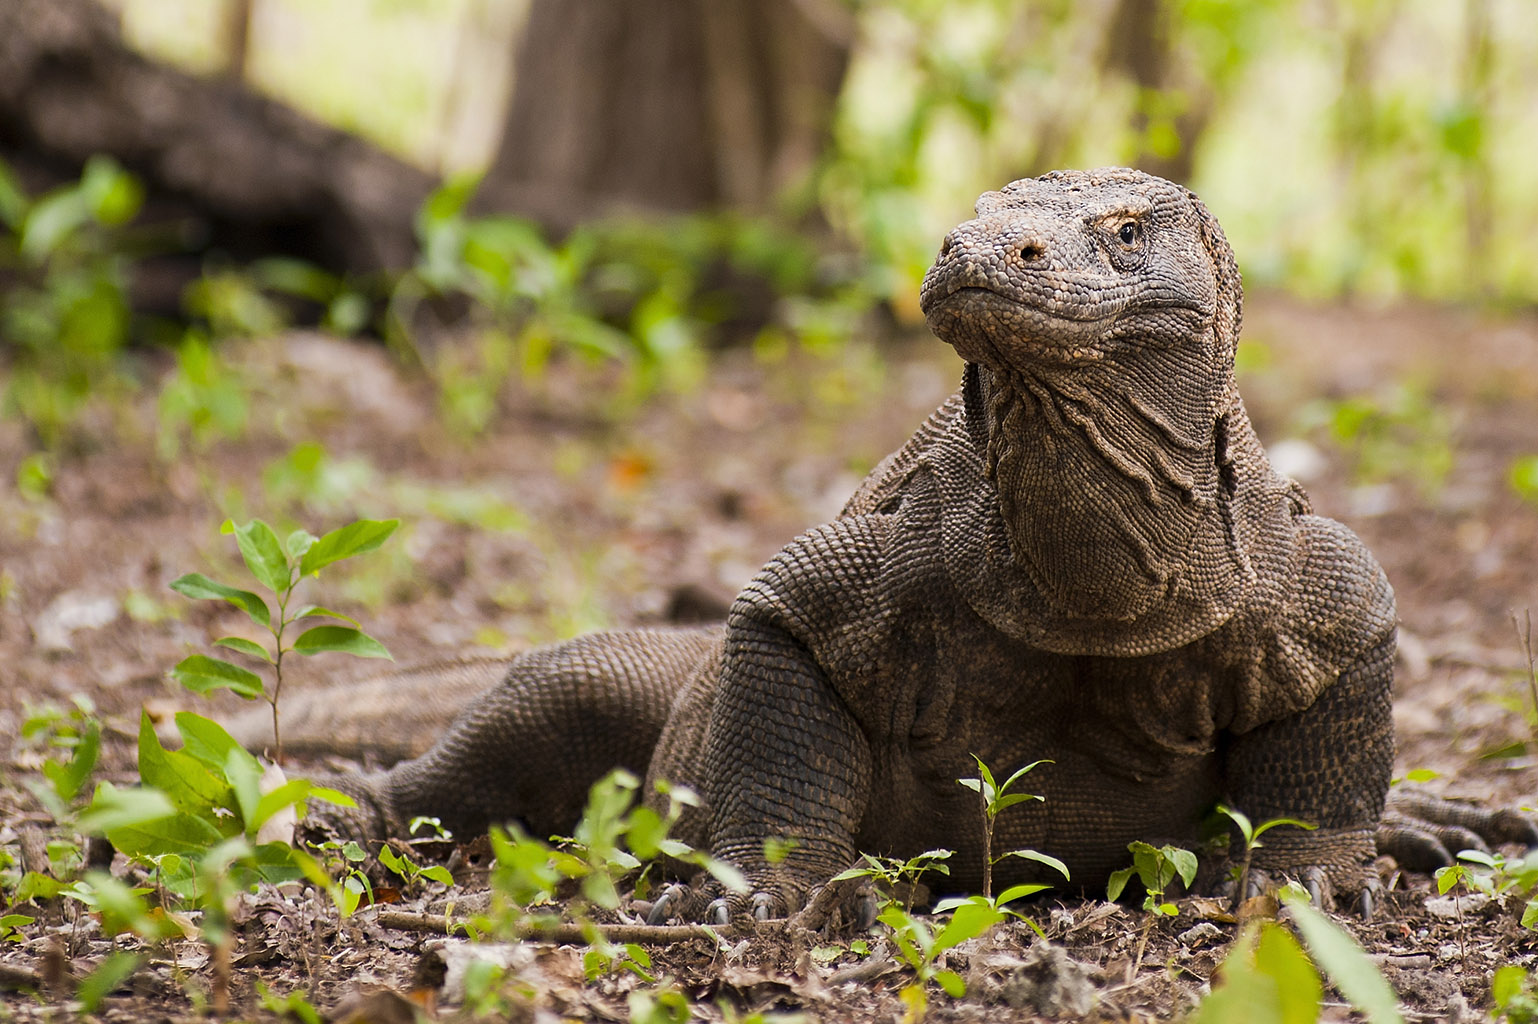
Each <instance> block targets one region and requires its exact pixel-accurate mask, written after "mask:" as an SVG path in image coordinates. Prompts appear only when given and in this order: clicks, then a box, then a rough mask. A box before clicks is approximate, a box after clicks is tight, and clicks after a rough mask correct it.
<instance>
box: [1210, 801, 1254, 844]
mask: <svg viewBox="0 0 1538 1024" xmlns="http://www.w3.org/2000/svg"><path fill="white" fill-rule="evenodd" d="M1218 813H1219V814H1224V815H1227V816H1228V817H1229V819H1231V820H1232V821H1233V823H1234V824H1235V825H1238V826H1239V834H1240V835H1242V836H1244V845H1246V846H1249V845H1250V844H1251V843H1252V842H1253V841H1254V839H1255V826H1254V825H1252V824H1250V817H1249V815H1247V814H1245V813H1244V812H1243V811H1238V810H1235V809H1234V808H1232V807H1229V806H1228V805H1226V804H1218Z"/></svg>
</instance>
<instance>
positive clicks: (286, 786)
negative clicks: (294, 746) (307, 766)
mask: <svg viewBox="0 0 1538 1024" xmlns="http://www.w3.org/2000/svg"><path fill="white" fill-rule="evenodd" d="M309 796H310V780H309V779H289V780H288V781H287V782H285V783H283V785H281V786H279V787H278V788H277V789H274V790H273V791H272V792H270V793H263V794H262V797H261V799H260V800H258V801H257V803H256V809H255V810H254V811H253V812H252V813H251V815H250V816H248V817H247V818H246V831H247V832H249V833H251V834H252V835H255V834H256V831H257V829H259V828H261V827H262V825H264V824H265V823H266V822H267V819H269V818H271V817H272V816H273V815H274V814H277V813H278V812H279V811H281V810H283V808H285V807H292V806H294V805H296V804H301V803H304V802H305V800H307V799H309Z"/></svg>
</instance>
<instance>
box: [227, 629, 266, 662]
mask: <svg viewBox="0 0 1538 1024" xmlns="http://www.w3.org/2000/svg"><path fill="white" fill-rule="evenodd" d="M214 643H215V644H216V645H217V646H219V647H228V648H229V649H230V650H232V651H239V652H240V653H241V654H244V655H246V656H247V657H250V658H256V659H258V660H259V661H265V662H267V663H268V664H269V665H270V664H272V655H270V654H268V653H267V648H265V647H263V646H262V645H261V644H259V643H256V642H254V641H251V640H247V639H246V638H245V637H240V636H221V637H220V638H219V639H217V640H215V641H214Z"/></svg>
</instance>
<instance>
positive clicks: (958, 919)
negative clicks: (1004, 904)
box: [934, 900, 1004, 953]
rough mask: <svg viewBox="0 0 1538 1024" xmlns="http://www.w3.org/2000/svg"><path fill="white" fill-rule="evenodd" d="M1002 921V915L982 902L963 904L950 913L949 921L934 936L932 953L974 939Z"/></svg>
mask: <svg viewBox="0 0 1538 1024" xmlns="http://www.w3.org/2000/svg"><path fill="white" fill-rule="evenodd" d="M1002 920H1004V915H1003V913H1002V912H1001V911H999V910H998V909H997V908H996V907H992V906H989V905H988V904H987V903H986V902H984V901H983V900H977V901H976V902H968V903H963V904H962V905H961V906H959V907H957V908H956V909H955V911H954V912H952V914H951V919H950V921H948V922H946V925H945V927H944V928H941V929H940V932H939V934H937V935H936V936H935V943H934V952H936V953H940V952H943V951H945V950H947V949H950V948H951V947H953V946H955V945H958V944H959V943H962V942H965V941H967V940H968V939H975V938H977V937H978V936H979V935H981V934H982V933H983V932H985V931H987V930H988V929H989V928H992V927H993V926H994V925H996V924H998V923H999V922H1000V921H1002Z"/></svg>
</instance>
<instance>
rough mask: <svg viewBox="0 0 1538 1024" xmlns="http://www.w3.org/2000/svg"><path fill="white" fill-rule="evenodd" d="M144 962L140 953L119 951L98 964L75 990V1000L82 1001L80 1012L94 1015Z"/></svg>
mask: <svg viewBox="0 0 1538 1024" xmlns="http://www.w3.org/2000/svg"><path fill="white" fill-rule="evenodd" d="M142 960H143V957H142V956H141V955H140V954H138V953H129V952H126V951H123V950H119V951H118V952H116V953H112V954H110V955H109V956H108V957H107V958H106V959H105V960H103V961H102V962H101V963H100V964H98V965H97V967H96V969H95V970H93V971H92V972H91V973H90V974H88V975H86V976H85V979H84V980H83V981H81V982H80V987H79V988H77V989H76V990H75V998H76V999H78V1000H80V1012H81V1013H83V1014H94V1013H95V1012H96V1008H97V1007H98V1006H100V1005H101V1001H102V1000H103V999H105V998H107V996H108V995H110V994H111V993H112V991H113V990H114V989H116V988H117V987H118V986H119V985H121V984H123V982H125V981H127V980H128V978H129V976H130V975H132V974H133V972H134V971H136V970H138V969H139V964H140V962H141V961H142Z"/></svg>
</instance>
